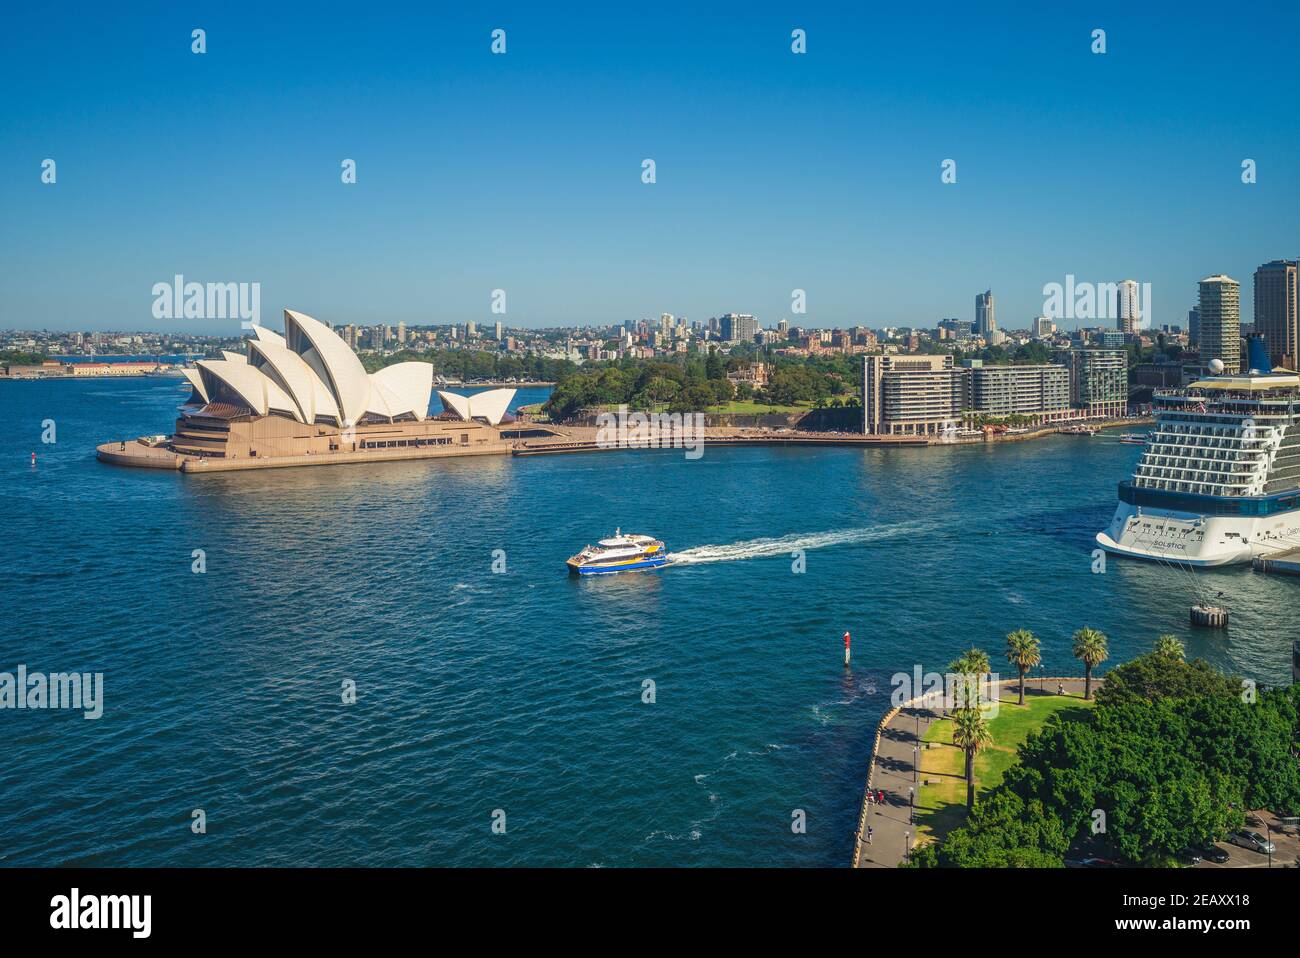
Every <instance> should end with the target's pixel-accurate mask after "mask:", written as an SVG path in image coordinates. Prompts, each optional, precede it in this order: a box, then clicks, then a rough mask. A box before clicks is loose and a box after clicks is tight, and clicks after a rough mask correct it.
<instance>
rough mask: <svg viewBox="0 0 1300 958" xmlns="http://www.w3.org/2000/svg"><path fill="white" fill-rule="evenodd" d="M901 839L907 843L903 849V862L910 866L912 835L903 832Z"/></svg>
mask: <svg viewBox="0 0 1300 958" xmlns="http://www.w3.org/2000/svg"><path fill="white" fill-rule="evenodd" d="M903 839H904V840H905V841H906V842H907V845H906V847H905V848H904V849H903V861H904V862H906V863H908V864H909V865H910V864H911V862H912V833H911V832H903Z"/></svg>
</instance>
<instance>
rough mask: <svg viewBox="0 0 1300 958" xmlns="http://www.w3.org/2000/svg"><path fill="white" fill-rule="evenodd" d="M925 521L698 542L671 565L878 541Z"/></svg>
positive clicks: (675, 556) (917, 529)
mask: <svg viewBox="0 0 1300 958" xmlns="http://www.w3.org/2000/svg"><path fill="white" fill-rule="evenodd" d="M924 527H925V523H922V522H896V523H892V524H890V525H880V526H871V527H870V528H866V529H838V530H833V531H830V532H797V533H793V534H791V535H788V536H780V537H778V538H774V539H771V538H765V539H747V540H745V541H744V542H733V543H731V544H730V545H712V546H696V547H695V548H694V549H685V550H683V551H682V552H673V553H670V554H669V556H668V562H669V564H670V565H699V564H700V563H702V562H736V561H739V560H742V559H763V558H769V557H771V556H788V555H789V554H790V553H791V552H794V551H795V550H796V549H802V550H804V551H807V550H809V549H824V548H825V547H826V546H839V545H849V544H853V543H861V542H875V541H879V540H881V539H892V538H895V537H897V536H901V535H914V534H916V533H918V532H922V531H924Z"/></svg>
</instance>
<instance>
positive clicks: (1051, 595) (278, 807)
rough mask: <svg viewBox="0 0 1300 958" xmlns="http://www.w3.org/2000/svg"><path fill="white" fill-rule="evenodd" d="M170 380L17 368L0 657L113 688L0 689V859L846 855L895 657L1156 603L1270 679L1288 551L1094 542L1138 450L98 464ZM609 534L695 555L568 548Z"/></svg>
mask: <svg viewBox="0 0 1300 958" xmlns="http://www.w3.org/2000/svg"><path fill="white" fill-rule="evenodd" d="M181 392H182V391H181V390H179V389H178V388H177V383H176V381H175V380H167V379H142V380H127V381H111V380H103V381H93V382H13V383H0V423H3V424H4V425H3V427H2V431H0V528H3V530H4V549H3V551H2V552H0V582H3V584H4V585H3V593H2V595H3V598H2V600H0V620H2V621H3V623H4V627H3V631H2V632H0V671H13V670H14V669H15V668H16V666H17V665H18V664H19V663H25V664H26V665H27V667H28V668H29V669H30V670H33V671H45V672H54V671H68V670H78V671H83V670H84V671H102V672H103V673H104V686H105V711H104V716H103V718H101V719H99V720H97V721H87V720H85V719H84V718H82V716H81V713H79V712H66V711H64V712H61V711H42V712H37V711H21V712H20V711H8V710H5V711H0V741H3V742H4V744H5V749H4V755H5V761H4V762H3V763H0V838H2V840H0V862H3V863H4V864H10V865H39V864H79V865H126V864H132V865H241V864H268V865H290V864H302V865H353V864H361V865H386V864H395V865H518V864H527V865H566V866H588V865H606V866H619V865H704V864H709V865H836V866H838V865H843V864H845V863H846V862H847V861H848V858H849V852H850V847H851V843H852V832H853V829H854V827H855V824H856V814H857V808H858V801H859V797H860V789H861V787H862V778H863V772H864V763H865V761H866V758H867V751H868V748H869V746H870V741H871V735H872V730H873V727H874V724H875V722H876V721H877V720H878V718H879V716H880V714H881V713H882V711H883V709H884V708H885V707H886V703H887V698H888V693H889V677H890V675H891V674H893V673H894V672H897V671H910V670H911V669H912V667H913V666H914V665H916V664H920V665H921V666H922V667H923V668H925V669H942V668H943V666H944V665H945V664H946V663H947V662H948V661H949V660H950V659H951V658H952V657H953V656H954V655H955V653H957V652H958V651H959V650H960V649H962V648H964V647H966V646H968V645H970V644H972V643H976V644H979V645H981V646H983V647H984V648H986V649H988V650H989V651H990V653H992V654H993V656H994V661H995V662H996V661H998V659H999V657H1000V655H999V650H1000V648H1001V645H1002V637H1003V636H1004V635H1005V633H1006V632H1007V631H1009V630H1010V629H1013V628H1018V627H1024V628H1029V629H1032V630H1034V631H1035V632H1036V633H1037V634H1038V635H1039V636H1040V637H1041V638H1042V639H1043V642H1044V649H1045V666H1046V669H1045V671H1046V674H1048V675H1051V674H1057V673H1075V672H1076V671H1077V669H1076V666H1075V664H1074V663H1073V661H1072V659H1071V658H1070V656H1069V639H1068V636H1069V634H1070V633H1071V632H1072V631H1073V630H1074V629H1076V628H1078V627H1080V626H1082V625H1091V626H1093V627H1096V628H1100V629H1102V630H1103V631H1105V632H1106V633H1107V634H1108V635H1109V636H1110V642H1111V649H1112V653H1113V656H1114V658H1115V659H1119V660H1122V659H1124V658H1127V657H1129V656H1131V655H1133V654H1135V653H1137V652H1139V651H1141V650H1143V649H1145V648H1146V647H1147V646H1148V645H1149V644H1150V642H1151V641H1152V640H1153V639H1154V638H1155V636H1156V635H1158V634H1160V633H1164V632H1173V633H1175V634H1178V635H1180V636H1182V637H1183V638H1184V639H1185V640H1186V642H1187V644H1188V650H1189V653H1191V654H1195V655H1202V656H1205V657H1206V658H1209V659H1210V660H1211V661H1213V662H1215V663H1216V664H1218V665H1221V666H1224V667H1227V668H1231V669H1235V670H1237V671H1239V672H1241V673H1242V674H1245V675H1248V676H1251V677H1254V678H1256V679H1259V680H1262V681H1283V680H1285V679H1286V678H1287V676H1288V673H1289V664H1288V663H1289V647H1290V641H1291V638H1292V632H1293V619H1292V616H1291V615H1290V612H1289V610H1290V609H1291V608H1292V607H1293V605H1294V603H1295V601H1296V598H1297V595H1300V580H1293V579H1286V578H1280V577H1279V578H1273V577H1265V576H1260V575H1256V574H1254V573H1252V572H1250V571H1249V569H1244V570H1243V569H1234V570H1229V571H1224V572H1200V573H1197V576H1196V579H1195V580H1194V581H1189V580H1187V579H1186V577H1184V576H1183V575H1181V574H1180V573H1178V572H1176V571H1174V570H1170V569H1166V568H1162V567H1160V566H1156V565H1146V564H1138V563H1133V562H1124V561H1121V560H1112V561H1111V562H1110V563H1109V565H1108V567H1107V571H1106V572H1105V573H1104V574H1094V573H1093V572H1092V571H1091V565H1092V558H1091V555H1090V551H1091V549H1092V543H1091V535H1092V534H1093V533H1094V532H1095V531H1096V530H1097V529H1099V528H1101V527H1102V526H1104V525H1105V523H1106V521H1107V520H1108V519H1109V517H1110V514H1111V512H1112V509H1113V506H1114V487H1115V483H1116V481H1118V480H1119V479H1120V478H1122V477H1123V476H1124V475H1125V474H1126V473H1127V472H1128V471H1129V470H1130V469H1131V467H1132V463H1133V462H1134V460H1135V459H1136V458H1137V456H1138V455H1139V454H1140V453H1141V447H1138V446H1126V445H1121V444H1120V443H1118V442H1116V441H1113V440H1109V439H1104V438H1098V439H1080V438H1072V437H1054V438H1050V439H1045V440H1040V441H1034V442H1025V443H1009V444H998V445H995V446H991V447H987V448H986V447H973V448H970V447H968V448H956V449H894V450H865V451H864V450H858V449H819V450H805V449H710V450H708V451H707V452H706V453H705V455H704V457H703V458H702V459H699V460H695V461H692V460H686V459H685V458H684V457H683V455H682V454H681V452H680V451H676V452H674V451H631V452H616V453H601V454H594V455H573V456H555V457H547V458H523V459H511V458H505V457H490V458H488V457H484V458H469V459H450V460H442V461H426V462H396V463H384V464H375V465H373V466H372V465H345V466H329V467H313V468H308V469H297V470H294V469H285V470H270V471H265V472H251V473H230V474H215V475H210V476H184V475H179V474H173V473H170V472H153V471H146V470H128V469H121V468H114V467H110V466H106V465H103V464H100V463H98V462H97V461H95V459H94V455H93V449H94V445H95V444H96V443H98V442H102V441H105V440H108V439H117V438H125V437H131V436H135V435H140V434H144V433H156V432H164V431H169V429H170V426H171V421H172V415H173V411H174V407H175V404H176V402H177V401H178V400H177V396H178V395H180V394H181ZM542 395H544V391H541V390H538V391H529V392H528V393H526V394H525V393H521V395H520V397H519V399H520V401H524V402H527V401H535V400H536V399H537V398H540V396H542ZM45 419H53V420H54V421H55V423H56V427H57V430H58V433H57V438H58V442H57V444H55V445H42V444H41V442H40V434H41V430H42V421H43V420H45ZM33 450H35V451H37V453H38V456H39V460H38V463H37V465H36V467H35V468H33V467H32V466H30V465H29V455H30V453H31V452H32V451H33ZM615 526H621V527H622V528H623V529H624V530H630V531H645V532H651V533H654V534H656V535H659V536H661V537H663V538H664V539H665V540H666V541H667V543H668V546H669V549H670V550H672V551H674V552H677V553H680V554H684V561H683V563H682V564H680V565H677V566H675V567H669V568H666V569H661V570H658V571H653V572H645V573H636V574H630V575H624V576H609V577H595V578H593V579H583V580H576V579H571V578H570V577H568V576H567V575H566V574H565V569H564V566H563V560H564V558H565V557H567V556H568V555H570V554H572V553H573V552H574V551H576V550H577V549H578V548H579V547H581V546H582V545H583V544H585V543H587V542H589V541H592V540H593V539H595V538H597V537H599V536H601V535H604V534H608V533H609V532H612V531H613V529H614V527H615ZM772 539H776V540H777V541H776V542H770V541H757V542H755V541H754V540H772ZM795 548H802V549H803V550H804V556H805V558H806V563H807V566H806V572H804V573H803V574H795V573H794V572H792V570H791V566H792V561H793V560H792V558H791V555H790V552H791V550H793V549H795ZM194 549H203V550H205V551H206V557H207V572H206V574H203V575H196V574H193V573H192V572H191V562H192V561H193V560H192V559H191V552H192V550H194ZM496 549H502V550H505V553H506V567H507V572H506V573H505V574H501V575H497V574H493V573H492V571H491V568H492V562H493V550H496ZM1207 587H1212V588H1213V589H1214V590H1215V591H1220V590H1221V591H1223V592H1225V593H1226V594H1227V596H1228V599H1229V601H1230V603H1231V605H1232V609H1233V626H1232V629H1231V630H1230V631H1229V632H1228V633H1227V634H1226V635H1225V634H1223V633H1215V632H1200V631H1192V630H1190V629H1189V627H1188V626H1187V625H1186V624H1185V623H1186V619H1187V609H1188V606H1189V605H1190V604H1191V601H1192V598H1191V596H1192V592H1193V591H1195V590H1197V589H1204V588H1207ZM846 629H848V630H851V631H852V633H853V636H854V642H853V648H854V660H853V666H852V668H851V669H849V670H846V669H845V668H844V667H843V664H842V655H843V651H842V648H843V647H842V645H841V642H840V635H841V634H842V632H843V631H844V630H846ZM347 679H351V680H354V681H355V682H356V683H357V688H358V701H357V703H356V704H355V705H350V706H345V705H343V704H341V701H340V688H341V684H342V683H343V681H344V680H347ZM646 679H651V680H653V681H654V682H655V683H656V701H655V702H654V704H644V703H643V702H642V699H641V696H642V688H643V685H642V683H643V681H644V680H646ZM196 808H202V809H203V810H204V811H205V812H206V814H207V822H208V831H207V834H205V835H194V834H192V833H191V831H190V821H191V812H192V810H194V809H196ZM496 809H501V810H503V811H504V812H505V813H506V833H505V834H504V835H496V834H493V832H492V831H491V827H490V826H491V823H492V814H493V811H494V810H496ZM795 809H803V810H804V811H805V813H806V815H807V821H808V830H807V834H805V835H796V834H793V833H792V832H791V828H790V822H791V814H792V811H793V810H795Z"/></svg>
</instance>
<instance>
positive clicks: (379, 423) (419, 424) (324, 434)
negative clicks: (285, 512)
mask: <svg viewBox="0 0 1300 958" xmlns="http://www.w3.org/2000/svg"><path fill="white" fill-rule="evenodd" d="M247 344H248V351H247V354H240V353H226V354H225V356H226V358H224V359H201V360H199V361H198V363H196V365H195V368H194V369H185V370H182V372H183V373H184V375H185V378H186V379H187V380H188V381H189V384H190V387H191V394H190V398H189V399H188V400H187V401H186V403H185V404H184V405H183V406H182V407H181V415H180V418H179V419H177V420H176V429H175V432H174V433H173V434H172V435H171V436H170V437H166V438H165V439H164V440H162V441H159V442H152V443H148V444H143V443H140V442H134V443H132V444H131V445H130V446H129V447H128V444H127V443H126V442H122V443H106V444H104V445H102V446H100V447H99V449H98V455H99V458H101V459H103V460H105V461H108V462H115V463H120V464H123V465H142V466H148V467H152V468H167V469H184V470H185V471H186V472H194V471H199V472H205V471H206V472H216V471H221V470H223V469H234V468H259V467H265V466H271V465H313V464H323V463H328V462H331V461H366V460H368V459H394V458H423V457H426V456H434V455H438V456H441V455H475V454H482V453H504V452H507V451H508V446H507V445H506V443H505V442H504V441H503V440H502V438H501V435H500V432H499V431H498V429H497V428H496V427H497V426H498V425H499V424H500V423H501V422H502V420H503V418H504V417H505V410H506V409H507V408H508V406H509V403H510V399H511V398H512V397H513V395H514V390H513V389H504V390H494V391H492V392H489V393H482V394H478V395H476V396H474V397H472V399H467V398H465V397H456V396H453V394H450V393H440V395H441V396H442V398H443V402H444V405H445V406H446V409H447V412H446V413H444V414H440V415H438V416H430V415H429V402H430V398H431V393H432V389H433V366H432V365H430V364H429V363H419V362H406V363H396V364H394V365H392V366H386V367H384V368H383V369H381V370H379V371H378V372H375V373H369V374H368V373H367V372H366V370H365V368H364V367H363V366H362V365H361V361H360V360H359V359H358V358H357V355H356V353H354V352H353V351H352V350H351V349H349V348H348V346H347V343H345V342H344V341H343V339H342V338H341V337H340V336H339V335H338V334H336V333H334V332H333V331H332V330H330V329H329V328H328V327H326V326H325V324H324V323H321V322H319V321H317V320H315V319H312V318H311V317H310V316H307V315H305V314H303V313H298V312H294V311H293V310H285V311H284V334H283V335H281V334H279V333H276V332H273V331H272V330H269V329H267V328H265V327H263V326H257V325H254V326H252V328H251V336H250V337H249V339H248V341H247ZM460 400H464V401H463V402H461V401H460Z"/></svg>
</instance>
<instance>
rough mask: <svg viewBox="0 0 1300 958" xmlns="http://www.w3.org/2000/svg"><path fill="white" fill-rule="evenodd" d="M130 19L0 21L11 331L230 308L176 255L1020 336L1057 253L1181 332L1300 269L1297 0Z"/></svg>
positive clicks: (275, 282) (594, 311) (364, 319)
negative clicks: (161, 286)
mask: <svg viewBox="0 0 1300 958" xmlns="http://www.w3.org/2000/svg"><path fill="white" fill-rule="evenodd" d="M115 6H116V5H96V6H85V7H82V8H78V7H77V5H76V4H72V5H69V6H61V7H59V8H58V11H57V13H55V12H51V10H52V8H48V7H41V6H30V5H27V6H24V7H22V8H14V9H12V10H9V11H7V12H6V15H5V16H6V21H7V22H6V24H5V28H4V30H3V31H0V81H3V85H2V86H0V91H2V92H0V97H3V99H4V105H3V110H0V222H2V223H3V227H0V326H2V327H7V328H14V327H18V328H51V329H67V328H81V329H160V328H166V329H174V330H195V331H202V332H225V331H229V330H230V329H231V327H232V326H234V327H235V328H237V324H232V323H230V322H228V321H227V322H224V323H223V322H221V321H203V320H165V321H159V320H155V319H154V318H153V316H152V314H151V306H152V303H153V296H152V293H151V288H152V286H153V284H155V283H158V282H169V281H170V280H171V277H172V276H173V275H174V274H176V273H182V274H184V275H185V277H186V279H187V280H196V281H200V282H259V283H260V284H261V301H262V309H263V316H264V317H269V320H270V322H271V324H272V325H278V322H279V320H278V311H279V309H280V308H282V307H284V306H288V307H291V308H297V309H301V310H303V311H305V312H307V313H310V314H312V315H314V316H317V317H318V318H320V319H324V320H328V321H330V322H334V323H346V322H356V323H361V324H367V323H378V322H388V323H390V324H395V323H397V322H398V321H404V322H406V323H407V324H417V323H447V322H465V321H467V320H475V321H478V322H481V323H482V322H491V321H493V320H495V319H504V320H505V321H506V323H507V324H508V325H520V326H546V325H576V324H587V323H604V322H622V321H623V320H626V319H639V318H642V317H650V316H658V314H659V313H660V312H664V311H667V312H671V313H674V314H677V315H685V316H687V317H688V318H690V319H701V320H703V319H707V318H708V317H709V316H711V315H717V314H720V313H722V312H726V311H728V310H736V311H744V312H753V313H756V314H757V315H758V316H759V318H760V320H762V321H763V322H764V323H765V324H768V325H771V324H775V322H776V321H777V320H778V319H780V318H781V317H783V316H785V317H787V318H790V319H791V320H794V321H796V322H798V323H802V324H804V325H810V326H847V325H857V324H865V325H869V326H873V327H879V326H884V325H915V326H933V325H934V324H935V322H936V321H937V320H938V319H940V318H942V317H945V316H957V317H960V318H967V319H969V318H973V316H974V297H975V294H976V293H977V292H979V291H981V290H983V289H985V288H989V287H991V288H992V289H993V291H994V294H995V296H996V297H997V306H998V320H999V325H1000V326H1002V327H1004V328H1018V327H1024V326H1026V325H1027V324H1028V321H1029V319H1030V318H1031V317H1033V316H1036V315H1038V314H1039V313H1040V312H1041V311H1042V302H1043V295H1042V292H1041V291H1042V287H1043V284H1045V283H1048V282H1054V281H1055V282H1064V280H1065V276H1066V274H1067V273H1072V274H1074V275H1075V276H1076V277H1077V278H1078V279H1079V280H1087V281H1092V282H1110V281H1115V280H1119V279H1123V278H1128V277H1132V278H1136V279H1139V280H1142V281H1147V282H1150V283H1151V284H1152V293H1153V311H1152V318H1153V319H1154V321H1155V322H1156V323H1157V324H1159V323H1163V322H1174V323H1181V322H1183V321H1184V317H1185V314H1186V310H1187V307H1188V306H1190V305H1192V304H1193V303H1194V300H1195V296H1196V281H1197V280H1198V279H1200V278H1201V277H1202V276H1205V275H1207V274H1210V273H1216V272H1227V273H1228V274H1230V275H1232V276H1234V277H1235V278H1236V279H1238V280H1239V281H1241V282H1242V299H1243V307H1244V308H1243V312H1244V314H1245V316H1244V317H1243V318H1248V317H1249V315H1250V312H1251V310H1250V298H1251V282H1250V280H1251V274H1252V273H1253V271H1254V269H1255V267H1256V266H1257V265H1259V264H1260V263H1262V262H1264V261H1266V260H1269V259H1274V258H1279V257H1297V256H1300V230H1298V229H1297V226H1298V225H1300V223H1298V219H1300V217H1298V214H1300V140H1298V133H1297V129H1298V126H1297V123H1296V117H1295V91H1296V87H1297V83H1296V81H1297V79H1300V67H1297V65H1296V58H1295V50H1296V46H1295V43H1296V37H1297V36H1298V35H1300V14H1298V13H1297V12H1296V9H1295V7H1294V5H1283V4H1267V3H1264V4H1252V5H1250V6H1239V7H1236V8H1224V7H1223V6H1222V5H1215V6H1210V5H1206V6H1204V7H1200V6H1198V5H1196V4H1165V5H1159V6H1153V7H1151V8H1150V9H1149V10H1147V11H1145V12H1133V11H1131V10H1129V9H1128V5H1127V4H1098V3H1087V4H1071V3H1066V4H1052V5H1047V4H1043V5H1041V6H1042V7H1043V9H1039V7H1040V5H1039V4H1030V3H1026V4H1017V5H997V4H980V5H979V8H978V9H975V8H974V6H975V5H973V4H972V5H945V4H925V5H919V4H917V5H908V8H907V9H901V8H902V7H903V5H899V7H900V9H896V10H893V11H881V10H879V9H869V8H866V5H862V4H856V5H847V4H846V5H842V6H830V5H822V6H818V5H812V6H810V5H808V4H804V3H799V4H794V3H789V4H753V3H750V4H736V5H731V6H725V7H724V6H712V7H710V9H708V10H705V9H704V5H703V4H698V3H697V4H683V5H676V4H663V3H657V2H656V3H652V4H647V5H632V6H626V7H624V8H622V9H620V10H608V9H602V8H601V7H600V6H597V5H591V6H578V5H570V4H564V5H556V6H555V7H554V8H553V9H552V10H549V11H542V10H540V9H538V7H539V6H540V5H537V4H520V5H517V6H511V5H502V4H492V5H488V6H486V7H484V8H482V9H481V10H471V11H466V10H464V9H463V7H462V6H461V5H455V6H453V5H446V6H445V7H441V6H440V5H436V4H420V5H412V7H411V8H409V9H408V8H404V7H399V6H390V5H385V4H370V5H367V4H340V5H330V4H319V3H313V4H302V5H296V4H283V5H274V7H275V8H274V9H271V10H268V7H269V6H271V5H266V6H264V5H256V4H249V5H242V4H232V3H221V4H215V3H214V4H176V3H158V4H134V5H130V10H127V11H118V10H116V9H113V8H114V7H115ZM1049 7H1050V8H1049ZM1225 10H1226V11H1227V12H1226V13H1225ZM195 27H201V28H203V29H205V30H206V31H207V52H206V53H205V54H203V55H195V54H193V53H191V52H190V43H191V41H190V31H191V30H192V29H193V28H195ZM497 27H500V28H503V29H505V30H506V31H507V34H506V36H507V51H508V52H507V53H506V54H505V55H504V56H494V55H492V54H491V52H490V50H489V45H490V33H491V31H492V29H493V28H497ZM796 27H798V28H802V29H804V30H806V31H807V37H808V52H807V53H806V54H805V55H802V56H799V55H794V54H792V53H791V51H790V31H791V30H792V29H794V28H796ZM1098 27H1099V28H1102V29H1105V30H1106V34H1107V37H1106V39H1107V52H1106V53H1105V54H1104V55H1096V54H1093V53H1092V52H1091V51H1090V44H1091V37H1090V34H1091V31H1092V30H1093V29H1094V28H1098ZM47 157H49V158H53V159H55V161H56V162H57V172H58V181H57V183H56V184H55V185H53V186H50V185H45V184H42V183H41V181H40V173H41V161H42V160H43V159H45V158H47ZM647 157H649V158H653V159H654V160H655V162H656V165H657V182H656V183H655V184H653V185H646V184H643V183H642V182H641V175H640V174H641V161H642V160H643V159H644V158H647ZM345 158H350V159H354V160H355V161H356V163H357V180H358V181H357V183H356V184H354V185H344V184H342V183H341V182H340V164H341V162H342V160H344V159H345ZM947 158H951V159H954V160H956V162H957V183H955V184H952V185H944V184H942V183H941V182H940V164H941V162H942V161H943V160H944V159H947ZM1245 158H1251V159H1254V160H1255V161H1256V162H1257V164H1258V183H1256V184H1255V185H1251V186H1247V185H1243V184H1242V182H1241V162H1242V160H1243V159H1245ZM494 288H502V289H505V290H506V293H507V308H508V312H507V314H506V315H505V316H504V317H498V316H494V315H492V314H491V312H490V310H489V307H490V295H491V291H492V290H493V289H494ZM795 288H802V289H805V290H806V291H807V301H808V312H807V314H806V315H805V316H794V315H792V314H791V312H790V293H791V290H792V289H795Z"/></svg>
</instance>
